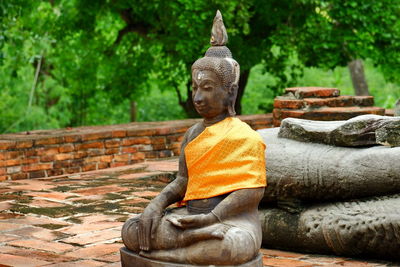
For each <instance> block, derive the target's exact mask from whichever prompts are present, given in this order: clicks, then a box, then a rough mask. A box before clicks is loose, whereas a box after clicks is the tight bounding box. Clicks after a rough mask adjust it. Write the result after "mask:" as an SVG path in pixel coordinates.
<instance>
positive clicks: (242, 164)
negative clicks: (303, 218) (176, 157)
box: [183, 117, 267, 202]
mask: <svg viewBox="0 0 400 267" xmlns="http://www.w3.org/2000/svg"><path fill="white" fill-rule="evenodd" d="M264 150H265V144H264V142H263V141H262V138H261V136H260V135H259V133H257V132H256V131H254V130H253V129H251V128H250V126H248V125H247V124H246V123H244V122H242V121H241V120H239V119H237V118H232V117H228V118H226V119H224V120H223V121H220V122H218V123H216V124H213V125H211V126H209V127H207V128H206V129H205V130H204V131H203V132H202V133H200V134H199V136H197V137H196V138H195V139H193V140H192V141H191V142H190V143H189V144H187V146H186V147H185V158H186V165H187V168H188V177H189V178H188V179H189V180H188V186H187V189H186V194H185V197H184V199H183V201H184V202H185V201H188V200H193V199H203V198H210V197H214V196H219V195H222V194H226V193H229V192H232V191H236V190H239V189H243V188H257V187H265V186H266V185H267V179H266V170H265V154H264Z"/></svg>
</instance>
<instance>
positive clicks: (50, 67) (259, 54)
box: [0, 0, 400, 132]
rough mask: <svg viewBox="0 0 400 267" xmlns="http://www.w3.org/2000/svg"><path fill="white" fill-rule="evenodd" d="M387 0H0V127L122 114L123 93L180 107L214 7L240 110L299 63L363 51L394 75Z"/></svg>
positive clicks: (181, 113)
mask: <svg viewBox="0 0 400 267" xmlns="http://www.w3.org/2000/svg"><path fill="white" fill-rule="evenodd" d="M399 8H400V5H399V3H398V0H396V1H391V0H382V1H362V0H349V1H341V0H279V1H278V0H271V1H264V0H249V1H242V0H232V1H223V0H210V1H204V0H177V1H162V0H151V1H141V0H97V1H89V0H49V1H34V0H28V1H22V0H7V1H1V2H0V17H1V23H0V31H1V33H0V96H1V98H2V102H1V103H0V132H5V131H6V132H10V131H22V130H31V129H37V128H60V127H66V126H79V125H86V124H111V123H123V122H128V121H129V119H130V116H129V113H130V103H131V102H132V101H135V102H137V103H138V105H137V106H138V111H137V113H138V120H161V119H173V118H184V117H185V116H187V115H188V114H189V115H192V113H191V112H190V95H191V91H190V86H189V85H190V66H191V64H192V63H193V62H194V61H195V60H196V59H197V58H199V57H200V56H202V55H203V54H204V52H205V51H206V49H207V48H208V46H209V45H208V41H209V36H210V28H211V21H212V18H213V16H214V15H215V11H216V10H217V9H220V10H221V11H222V13H223V16H224V21H225V24H226V26H227V30H228V35H229V38H230V39H229V47H230V49H231V51H232V52H233V55H234V57H235V59H237V61H238V62H240V65H241V71H242V84H241V91H240V92H239V96H240V97H241V96H243V95H244V98H243V101H242V103H243V109H244V110H243V111H244V113H252V112H257V113H259V112H265V111H270V110H271V109H272V99H273V98H274V97H275V96H276V95H279V94H280V93H281V92H282V90H283V88H285V87H287V86H294V85H296V84H297V81H298V80H299V79H300V78H301V77H302V76H303V71H304V67H305V66H307V67H308V66H318V67H323V68H331V69H332V68H335V67H336V66H344V65H346V64H347V62H348V61H349V60H351V59H352V58H359V57H360V58H371V59H372V62H373V63H374V64H376V65H379V67H380V69H381V70H382V71H383V73H384V74H385V78H386V79H389V81H393V82H398V75H397V73H398V68H399V66H400V64H399V63H400V55H399V53H400V52H399V51H400V49H399V47H398V46H399V44H400V42H399V38H400V33H399V31H400V25H399V22H398V20H397V18H398V17H399ZM36 73H37V74H38V75H36ZM248 77H249V78H248ZM247 78H248V79H247ZM316 80H318V79H316ZM247 81H248V82H247ZM246 85H247V89H246V91H243V90H244V88H245V86H246ZM308 85H311V84H308ZM188 96H189V97H188ZM30 103H31V104H30ZM239 104H240V101H239ZM239 110H240V106H239Z"/></svg>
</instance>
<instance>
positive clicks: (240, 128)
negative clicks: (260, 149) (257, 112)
mask: <svg viewBox="0 0 400 267" xmlns="http://www.w3.org/2000/svg"><path fill="white" fill-rule="evenodd" d="M233 122H234V123H233V125H234V126H233V127H234V129H233V132H234V133H235V136H236V138H239V139H241V138H244V139H246V140H249V141H251V140H252V141H254V142H263V140H262V138H261V135H260V134H259V133H258V132H257V131H255V130H253V129H252V128H251V127H250V125H248V124H247V123H246V122H244V121H242V120H240V119H239V118H234V119H233Z"/></svg>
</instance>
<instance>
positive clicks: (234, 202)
mask: <svg viewBox="0 0 400 267" xmlns="http://www.w3.org/2000/svg"><path fill="white" fill-rule="evenodd" d="M264 189H265V188H264V187H260V188H248V189H240V190H237V191H234V192H232V193H230V194H229V195H228V196H227V197H226V198H225V199H224V200H222V201H221V202H220V203H219V204H218V205H217V206H216V207H215V208H214V209H213V210H212V211H211V212H210V213H207V214H198V215H189V216H183V217H182V218H179V219H178V220H176V221H174V222H172V223H173V224H174V225H175V226H177V227H180V228H195V227H203V226H207V225H210V224H213V223H216V222H218V221H219V222H222V221H223V220H224V219H226V218H228V217H231V216H235V215H238V214H242V213H245V212H247V211H254V210H255V209H257V207H258V204H259V202H260V201H261V199H262V197H263V195H264Z"/></svg>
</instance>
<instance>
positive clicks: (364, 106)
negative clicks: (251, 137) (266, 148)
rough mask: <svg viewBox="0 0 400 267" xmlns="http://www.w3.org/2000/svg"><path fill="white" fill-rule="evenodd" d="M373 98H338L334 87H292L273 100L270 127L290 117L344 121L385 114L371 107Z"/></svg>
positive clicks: (337, 91)
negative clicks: (362, 116)
mask: <svg viewBox="0 0 400 267" xmlns="http://www.w3.org/2000/svg"><path fill="white" fill-rule="evenodd" d="M373 105H374V98H373V96H341V95H340V91H339V90H338V89H336V88H323V87H294V88H287V89H285V95H283V96H279V97H277V98H275V101H274V110H273V118H274V119H273V123H274V126H276V127H278V126H280V123H281V121H282V120H283V119H285V118H288V117H292V118H300V119H308V120H321V121H333V120H347V119H350V118H353V117H355V116H358V115H364V114H376V115H385V109H383V108H379V107H374V106H373Z"/></svg>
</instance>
